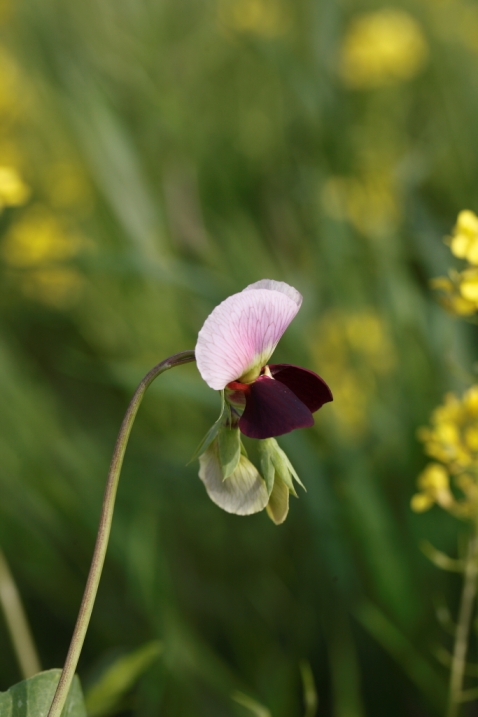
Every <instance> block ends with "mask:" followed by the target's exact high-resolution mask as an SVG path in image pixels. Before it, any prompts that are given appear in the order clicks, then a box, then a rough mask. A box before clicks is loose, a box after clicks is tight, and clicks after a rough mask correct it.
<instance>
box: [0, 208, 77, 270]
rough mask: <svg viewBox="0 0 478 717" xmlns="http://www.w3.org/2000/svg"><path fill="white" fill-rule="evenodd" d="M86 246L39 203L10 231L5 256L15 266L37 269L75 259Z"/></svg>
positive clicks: (4, 250) (3, 250)
mask: <svg viewBox="0 0 478 717" xmlns="http://www.w3.org/2000/svg"><path fill="white" fill-rule="evenodd" d="M84 243H85V242H84V239H83V238H82V237H81V236H80V235H79V234H76V233H72V232H70V231H68V230H66V229H65V227H64V226H63V225H62V224H61V222H60V220H59V219H58V218H57V217H56V215H55V214H54V213H53V212H51V211H50V210H49V209H48V208H47V207H45V206H43V205H40V204H36V205H34V206H33V207H31V208H30V209H28V210H27V211H26V212H25V214H24V215H23V216H22V217H21V218H20V219H19V220H18V221H17V222H15V223H14V224H13V226H12V227H11V228H10V230H9V231H8V233H7V235H6V237H5V240H4V243H3V246H2V255H3V259H4V261H5V262H6V263H7V264H9V265H10V266H12V267H15V268H27V267H34V266H39V265H43V264H45V263H50V262H52V261H53V262H61V261H65V260H67V259H71V258H72V257H74V256H75V255H76V254H77V253H78V251H79V250H80V249H81V248H82V247H83V246H84Z"/></svg>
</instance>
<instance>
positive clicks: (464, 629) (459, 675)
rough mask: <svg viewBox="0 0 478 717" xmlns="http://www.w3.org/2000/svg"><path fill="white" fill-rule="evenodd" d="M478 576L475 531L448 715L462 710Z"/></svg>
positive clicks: (464, 591) (454, 650) (464, 583)
mask: <svg viewBox="0 0 478 717" xmlns="http://www.w3.org/2000/svg"><path fill="white" fill-rule="evenodd" d="M477 578H478V536H477V534H476V530H475V531H474V532H473V534H472V536H471V538H470V542H469V543H468V553H467V556H466V563H465V575H464V581H463V591H462V594H461V602H460V611H459V614H458V624H457V626H456V632H455V644H454V647H453V657H452V663H451V673H450V691H449V703H448V712H447V717H457V716H458V714H459V711H460V705H461V703H462V702H463V700H462V691H463V678H464V675H465V667H466V653H467V651H468V639H469V634H470V626H471V619H472V616H473V608H474V603H475V599H476V581H477Z"/></svg>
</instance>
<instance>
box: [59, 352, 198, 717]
mask: <svg viewBox="0 0 478 717" xmlns="http://www.w3.org/2000/svg"><path fill="white" fill-rule="evenodd" d="M191 361H194V351H182V352H181V353H179V354H175V355H174V356H170V357H169V358H167V359H165V360H164V361H162V362H161V363H159V364H158V365H157V366H155V367H154V368H152V369H151V371H150V372H149V373H147V374H146V376H145V377H144V378H143V380H142V381H141V383H140V384H139V386H138V388H137V389H136V391H135V394H134V396H133V398H132V399H131V402H130V404H129V406H128V410H127V411H126V414H125V417H124V419H123V423H122V424H121V428H120V431H119V433H118V438H117V439H116V445H115V449H114V451H113V457H112V459H111V465H110V470H109V473H108V480H107V483H106V490H105V495H104V498H103V507H102V510H101V517H100V525H99V528H98V536H97V538H96V545H95V550H94V553H93V558H92V561H91V567H90V572H89V575H88V580H87V583H86V587H85V592H84V594H83V600H82V602H81V606H80V611H79V613H78V619H77V621H76V626H75V630H74V632H73V637H72V638H71V643H70V649H69V650H68V655H67V657H66V661H65V666H64V668H63V672H62V674H61V677H60V681H59V682H58V687H57V688H56V692H55V696H54V698H53V702H52V704H51V707H50V711H49V712H48V717H60V715H61V713H62V710H63V707H64V705H65V702H66V698H67V696H68V692H69V690H70V687H71V683H72V680H73V677H74V675H75V671H76V666H77V664H78V660H79V657H80V653H81V649H82V647H83V642H84V640H85V635H86V631H87V629H88V625H89V622H90V617H91V613H92V611H93V605H94V602H95V598H96V593H97V591H98V585H99V582H100V577H101V571H102V569H103V563H104V561H105V554H106V549H107V547H108V539H109V535H110V530H111V522H112V519H113V510H114V504H115V498H116V490H117V488H118V481H119V477H120V472H121V466H122V464H123V458H124V454H125V451H126V446H127V444H128V438H129V435H130V433H131V428H132V426H133V423H134V419H135V418H136V414H137V412H138V408H139V406H140V404H141V401H142V400H143V396H144V394H145V393H146V390H147V388H148V386H149V385H150V384H151V383H152V382H153V381H154V379H155V378H156V377H157V376H159V374H161V373H163V372H164V371H167V370H168V369H170V368H174V367H175V366H181V365H182V364H184V363H190V362H191Z"/></svg>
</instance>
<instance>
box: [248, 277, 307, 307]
mask: <svg viewBox="0 0 478 717" xmlns="http://www.w3.org/2000/svg"><path fill="white" fill-rule="evenodd" d="M251 289H268V290H269V291H280V292H281V293H282V294H285V295H286V296H288V297H289V299H292V301H295V303H296V304H297V306H298V307H299V309H300V306H301V304H302V294H300V293H299V292H298V291H297V289H294V287H293V286H289V284H286V283H285V281H274V279H261V280H260V281H256V282H255V284H249V286H246V288H245V289H243V291H250V290H251Z"/></svg>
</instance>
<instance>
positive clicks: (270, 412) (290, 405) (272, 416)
mask: <svg viewBox="0 0 478 717" xmlns="http://www.w3.org/2000/svg"><path fill="white" fill-rule="evenodd" d="M245 394H246V407H245V409H244V413H243V414H242V416H241V418H240V420H239V428H240V430H241V431H242V433H244V435H245V436H249V438H272V437H273V436H282V435H283V434H284V433H290V431H293V430H295V429H296V428H307V427H308V426H313V424H314V419H313V417H312V414H311V412H310V411H309V409H308V408H307V406H306V405H305V404H303V403H302V401H300V400H299V399H298V398H297V396H296V395H295V394H294V393H293V392H292V391H291V390H290V389H289V388H287V386H285V385H284V384H283V383H281V382H280V381H276V380H274V379H273V378H269V376H260V377H259V378H258V379H257V380H256V381H254V383H251V384H250V385H249V386H247V388H246V391H245Z"/></svg>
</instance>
